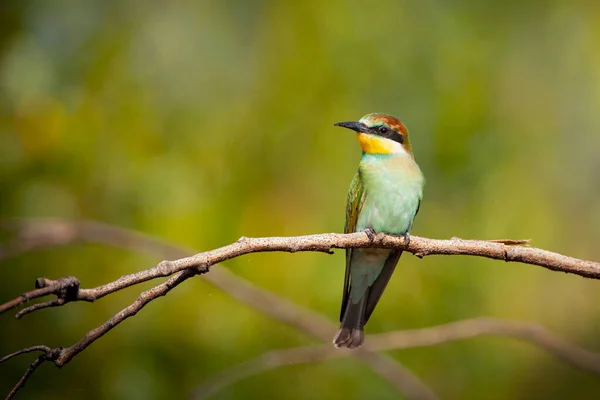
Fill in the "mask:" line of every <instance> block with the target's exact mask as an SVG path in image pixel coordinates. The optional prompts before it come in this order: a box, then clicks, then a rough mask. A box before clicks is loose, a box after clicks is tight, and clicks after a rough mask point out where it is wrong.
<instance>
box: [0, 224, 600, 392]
mask: <svg viewBox="0 0 600 400" xmlns="http://www.w3.org/2000/svg"><path fill="white" fill-rule="evenodd" d="M50 222H51V223H50V224H48V225H47V226H45V228H49V229H48V231H50V232H52V235H51V236H52V237H53V239H52V240H47V239H48V236H46V237H45V239H46V240H45V241H44V240H40V238H39V237H38V236H36V235H37V233H36V232H34V231H31V230H29V231H28V230H27V229H26V228H27V226H28V225H27V224H25V225H24V226H25V229H23V230H22V231H21V239H22V242H20V243H21V245H19V242H17V245H15V243H11V244H9V245H7V246H4V247H1V248H0V260H1V259H2V258H6V257H10V256H14V255H16V254H19V253H20V252H25V251H30V250H31V249H34V248H43V247H48V246H50V245H56V244H66V243H74V242H81V241H100V242H103V243H107V244H112V245H116V246H119V247H126V248H134V249H135V250H139V249H142V251H144V252H153V253H156V252H157V251H159V252H160V251H163V256H165V255H166V256H167V257H168V258H171V257H172V258H177V257H182V254H181V253H182V250H180V249H178V248H176V247H174V246H170V245H166V244H164V243H161V242H159V241H157V240H155V239H152V238H148V237H146V236H143V235H139V234H134V233H131V232H129V231H126V230H122V229H118V228H117V229H115V228H112V227H108V226H106V225H103V224H97V223H81V224H74V223H68V222H67V223H65V221H62V222H61V221H58V223H57V221H56V220H54V221H52V220H51V221H50ZM52 222H53V223H52ZM13 224H14V222H13ZM29 227H31V226H29ZM98 238H101V240H98ZM61 241H62V242H61ZM522 244H526V241H519V240H517V241H515V240H496V241H482V240H462V239H458V238H453V239H450V240H436V239H427V238H421V237H417V236H412V237H411V240H410V244H409V245H406V243H405V242H404V239H403V238H401V237H395V236H390V235H384V234H379V235H376V237H375V238H373V239H372V240H371V239H370V238H369V237H368V236H367V235H366V234H364V233H361V232H359V233H353V234H336V233H330V234H319V235H308V236H297V237H271V238H244V237H242V238H241V239H240V240H238V241H237V242H236V243H233V244H230V245H228V246H224V247H221V248H218V249H215V250H211V251H207V252H204V253H199V254H196V255H194V256H191V257H184V258H179V259H177V260H175V261H162V262H160V263H159V264H158V265H156V266H155V267H154V268H150V269H147V270H143V271H140V272H137V273H133V274H129V275H125V276H122V277H121V278H119V279H117V280H115V281H113V282H110V283H108V284H106V285H102V286H98V287H96V288H91V289H84V288H80V284H79V281H78V280H77V279H76V278H73V277H64V278H60V279H58V280H49V279H45V278H40V279H38V280H37V282H36V289H35V290H33V291H31V292H27V293H24V294H23V295H21V296H19V297H17V298H15V299H14V300H12V301H9V302H7V303H5V304H3V305H0V313H2V312H6V311H8V310H10V309H13V308H15V307H17V306H19V305H21V304H24V303H25V302H27V301H29V300H31V299H34V298H40V297H43V296H46V295H50V294H52V295H55V296H56V299H54V300H52V301H47V302H42V303H38V304H35V305H33V306H30V307H27V308H25V309H23V310H21V311H20V312H19V313H18V314H17V316H18V317H20V316H22V315H24V314H26V313H30V312H33V311H36V310H39V309H42V308H47V307H54V306H62V305H64V304H67V303H69V302H72V301H94V300H96V299H99V298H101V297H103V296H106V295H108V294H110V293H113V292H115V291H118V290H121V289H124V288H127V287H129V286H133V285H136V284H139V283H141V282H146V281H148V280H151V279H155V278H159V277H168V276H171V278H170V279H168V280H167V281H166V282H164V283H162V284H160V285H157V286H156V287H154V288H152V289H150V290H147V291H145V292H143V293H142V294H141V295H140V296H139V297H138V299H137V300H136V301H135V302H134V303H133V304H131V305H130V306H129V307H127V308H125V309H123V310H122V311H121V312H119V313H117V314H115V315H114V316H113V317H112V318H110V319H109V320H108V321H106V322H105V323H104V324H103V325H101V326H99V327H98V328H96V329H94V330H92V331H90V332H88V334H86V335H85V336H84V337H83V338H82V339H81V340H80V341H79V342H77V343H76V344H74V345H73V346H71V347H69V348H65V349H63V348H59V349H52V350H51V351H52V355H53V357H47V355H42V356H40V358H38V360H36V362H35V363H34V364H36V366H35V367H34V368H33V370H35V368H37V365H39V364H40V363H41V362H43V361H47V360H50V361H53V362H54V364H55V365H57V366H58V367H61V366H63V365H64V364H66V363H67V362H68V361H70V360H71V359H72V358H73V357H75V356H76V355H77V354H79V353H80V352H81V351H83V350H84V349H85V348H87V346H89V345H90V344H91V343H93V342H94V341H95V340H97V339H98V338H100V337H102V336H103V335H104V334H106V333H107V332H108V331H110V330H111V329H112V328H114V327H115V326H116V325H118V324H119V323H121V322H122V321H124V320H125V319H127V318H129V317H131V316H133V315H135V314H136V313H137V312H138V311H139V310H141V309H142V308H143V307H144V306H145V305H146V304H148V303H149V302H150V301H152V300H154V299H156V298H158V297H160V296H164V295H165V294H166V293H168V292H169V291H170V290H171V289H173V288H174V287H176V286H177V285H179V284H180V283H182V282H183V281H185V280H187V279H189V278H190V277H192V276H194V275H197V274H202V273H205V272H207V271H208V270H209V268H210V267H211V266H214V265H215V264H216V263H219V262H222V261H225V260H229V259H232V258H235V257H239V256H241V255H244V254H249V253H255V252H271V251H283V252H291V253H293V252H296V251H319V252H325V253H331V250H332V249H333V248H357V247H379V248H398V249H403V250H405V251H408V252H411V253H413V254H415V255H416V256H418V257H424V256H427V255H472V256H479V257H487V258H492V259H498V260H504V261H514V262H522V263H526V264H532V265H538V266H542V267H544V268H547V269H550V270H554V271H562V272H568V273H573V274H577V275H580V276H584V277H589V278H594V279H599V278H600V263H597V262H592V261H584V260H578V259H575V258H571V257H567V256H563V255H560V254H557V253H552V252H549V251H546V250H541V249H536V248H531V247H521V246H520V245H522ZM157 247H158V248H159V249H160V250H157ZM217 271H218V272H217ZM207 277H210V279H209V281H211V282H213V283H214V284H215V285H217V286H219V287H221V288H223V289H224V290H226V291H228V292H229V293H230V294H231V295H232V296H233V297H235V298H237V299H238V300H242V301H245V302H246V301H247V302H249V303H250V304H251V305H252V306H254V307H255V308H257V309H259V310H261V311H263V312H265V313H266V314H268V315H270V316H273V317H275V318H277V319H280V320H281V321H283V322H286V323H288V324H291V325H293V326H296V327H298V328H299V329H301V330H303V331H305V332H307V333H310V334H312V335H314V336H316V337H318V338H320V339H322V340H327V341H329V339H330V336H331V334H332V332H333V331H334V329H335V326H334V325H333V324H331V323H330V322H328V321H327V320H326V319H325V318H323V317H321V316H318V315H315V314H314V313H311V312H309V311H307V310H304V309H302V308H300V307H298V306H296V305H294V304H293V303H291V302H287V301H285V300H282V299H279V298H277V297H276V296H274V295H273V294H271V293H268V292H266V291H264V290H261V289H258V288H255V287H253V286H252V285H251V284H249V283H248V282H245V281H243V280H240V279H239V278H235V279H233V278H232V277H234V275H233V274H231V273H227V272H226V271H225V270H223V269H221V270H218V269H213V271H212V273H211V274H209V275H207ZM238 289H240V290H239V291H238ZM290 311H291V313H289V312H290ZM298 317H300V318H298ZM324 321H325V322H324ZM370 348H371V347H370V346H368V347H366V348H365V350H363V351H358V352H355V355H356V356H358V357H359V358H360V359H361V360H363V361H364V362H366V363H367V364H368V365H369V366H370V367H371V368H372V369H374V370H375V371H377V372H378V373H379V374H380V375H382V376H383V377H385V378H386V379H387V380H388V381H390V382H393V383H394V384H395V385H396V387H398V388H399V389H400V390H403V391H404V392H405V393H406V394H407V395H408V396H409V397H410V398H420V399H433V398H436V396H435V394H433V392H431V390H430V389H428V388H427V387H426V386H425V385H423V384H422V383H421V382H420V381H418V380H417V379H416V378H415V377H414V376H412V374H410V373H409V372H408V371H406V370H405V369H404V367H402V366H401V365H400V364H398V363H396V362H393V359H391V358H389V357H387V356H384V355H380V354H373V353H369V352H368V351H367V350H369V349H370ZM34 364H32V367H33V366H34ZM31 369H32V368H31V367H30V370H31ZM30 370H28V372H27V373H26V374H25V375H24V377H23V379H24V380H25V381H26V380H27V378H28V376H29V375H30V374H31V373H32V372H33V370H31V371H30ZM23 379H22V381H23ZM25 381H23V383H22V384H24V382H25ZM20 383H21V381H20ZM22 384H21V386H22ZM21 386H19V387H21ZM17 389H18V388H17Z"/></svg>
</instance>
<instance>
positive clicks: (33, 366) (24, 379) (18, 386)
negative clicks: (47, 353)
mask: <svg viewBox="0 0 600 400" xmlns="http://www.w3.org/2000/svg"><path fill="white" fill-rule="evenodd" d="M44 361H46V359H45V358H44V356H39V357H38V358H36V360H35V361H34V362H32V363H31V364H30V365H29V367H28V368H27V370H26V371H25V373H24V374H23V376H22V377H21V379H19V382H17V384H16V385H15V386H14V387H13V388H12V389H11V391H10V392H9V393H8V395H7V396H6V400H10V399H12V398H13V397H14V396H15V394H17V392H18V391H19V390H20V389H22V388H23V386H25V383H27V380H29V377H30V376H31V374H33V373H34V372H35V370H36V369H37V368H38V367H39V366H40V365H42V364H43V363H44Z"/></svg>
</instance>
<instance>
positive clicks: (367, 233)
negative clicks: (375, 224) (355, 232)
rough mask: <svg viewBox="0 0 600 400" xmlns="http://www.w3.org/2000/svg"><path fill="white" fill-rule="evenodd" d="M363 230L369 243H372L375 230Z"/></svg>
mask: <svg viewBox="0 0 600 400" xmlns="http://www.w3.org/2000/svg"><path fill="white" fill-rule="evenodd" d="M364 232H365V235H367V237H368V238H369V240H370V241H371V243H373V241H374V240H375V231H374V230H373V228H367V229H365V231H364Z"/></svg>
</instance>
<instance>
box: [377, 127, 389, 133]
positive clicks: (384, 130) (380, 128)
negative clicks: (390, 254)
mask: <svg viewBox="0 0 600 400" xmlns="http://www.w3.org/2000/svg"><path fill="white" fill-rule="evenodd" d="M378 130H379V133H381V134H382V135H385V134H386V133H388V128H386V127H385V126H380V127H379V129H378Z"/></svg>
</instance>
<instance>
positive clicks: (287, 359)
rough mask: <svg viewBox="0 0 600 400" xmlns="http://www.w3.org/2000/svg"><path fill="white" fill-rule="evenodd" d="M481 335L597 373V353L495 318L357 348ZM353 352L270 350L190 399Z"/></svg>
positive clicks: (392, 335)
mask: <svg viewBox="0 0 600 400" xmlns="http://www.w3.org/2000/svg"><path fill="white" fill-rule="evenodd" d="M481 335H493V336H509V337H513V338H515V339H520V340H524V341H527V342H530V343H531V344H533V345H536V346H539V347H541V348H542V349H544V350H546V351H548V352H549V353H552V354H554V355H555V356H556V357H558V358H560V359H562V360H563V361H566V362H568V363H570V364H572V365H574V366H576V367H579V368H582V369H585V370H589V371H592V372H593V373H596V374H598V375H600V354H598V353H593V352H591V351H588V350H585V349H582V348H580V347H577V346H574V345H572V344H570V343H568V342H566V341H565V340H564V339H562V338H560V337H558V336H556V335H554V334H553V333H551V332H549V331H547V330H546V329H544V328H543V327H541V326H539V325H536V324H532V323H528V322H520V321H507V320H501V319H494V318H473V319H466V320H462V321H456V322H451V323H449V324H444V325H437V326H433V327H430V328H422V329H410V330H403V331H395V332H388V333H382V334H377V335H369V336H368V337H367V343H366V345H365V346H364V347H363V348H362V349H359V350H358V351H363V349H364V351H372V352H374V351H383V350H392V349H407V348H417V347H425V346H435V345H438V344H443V343H447V342H452V341H456V340H464V339H469V338H473V337H476V336H481ZM355 352H356V351H352V350H342V351H340V349H335V348H332V346H330V345H319V346H305V347H296V348H291V349H283V350H274V351H270V352H268V353H264V354H262V355H260V356H258V357H256V358H254V359H252V360H250V361H247V362H245V363H242V364H239V365H236V366H234V367H233V368H230V369H227V370H225V371H223V372H221V373H219V374H217V375H215V376H212V377H210V378H208V379H206V383H205V384H204V385H202V386H201V387H199V388H198V389H197V390H196V391H195V392H194V395H193V398H195V399H206V398H209V397H211V396H212V395H213V394H215V393H217V392H218V391H219V390H221V389H223V388H225V387H227V386H229V385H232V384H234V383H236V382H238V381H241V380H243V379H246V378H248V377H250V376H253V375H257V374H260V373H262V372H265V371H269V370H271V369H275V368H279V367H285V366H288V365H295V364H307V363H314V362H320V361H324V360H329V359H333V358H338V357H346V356H349V355H353V354H354V353H355Z"/></svg>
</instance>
